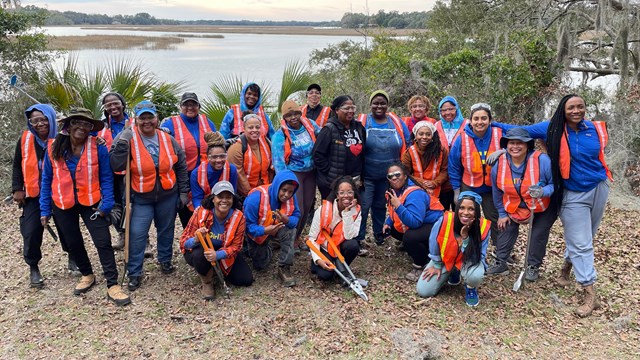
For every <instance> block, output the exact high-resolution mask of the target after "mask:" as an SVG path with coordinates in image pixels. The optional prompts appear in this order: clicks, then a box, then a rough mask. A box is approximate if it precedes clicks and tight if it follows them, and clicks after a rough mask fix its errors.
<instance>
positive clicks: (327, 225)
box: [316, 200, 360, 258]
mask: <svg viewBox="0 0 640 360" xmlns="http://www.w3.org/2000/svg"><path fill="white" fill-rule="evenodd" d="M356 210H357V211H356V213H355V215H353V220H355V219H356V218H358V215H359V214H360V205H356ZM332 222H333V203H331V202H329V201H327V200H322V207H321V208H320V233H319V234H318V238H317V239H316V243H317V244H318V245H323V244H324V243H326V242H327V235H329V236H330V237H331V240H332V241H333V243H334V244H335V245H336V247H337V248H340V244H342V243H343V242H344V241H345V240H346V239H345V238H344V231H343V226H344V222H343V221H342V219H340V221H339V222H338V223H337V224H336V225H335V226H334V227H333V229H332V228H331V223H332ZM326 248H327V252H329V255H331V256H332V257H334V258H335V257H336V256H337V254H336V253H335V251H333V248H332V247H331V246H328V244H327V246H326Z"/></svg>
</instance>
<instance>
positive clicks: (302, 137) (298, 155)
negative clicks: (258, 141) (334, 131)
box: [271, 120, 320, 173]
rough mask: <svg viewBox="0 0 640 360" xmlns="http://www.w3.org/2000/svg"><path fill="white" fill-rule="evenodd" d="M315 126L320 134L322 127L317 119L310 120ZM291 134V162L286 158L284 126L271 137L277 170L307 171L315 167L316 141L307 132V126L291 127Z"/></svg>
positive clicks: (272, 154) (274, 163) (315, 129)
mask: <svg viewBox="0 0 640 360" xmlns="http://www.w3.org/2000/svg"><path fill="white" fill-rule="evenodd" d="M309 123H311V125H312V126H313V129H314V134H315V135H318V133H319V132H320V128H319V127H318V125H317V124H316V123H315V121H312V120H310V121H309ZM289 136H290V137H291V139H290V141H291V156H289V164H287V163H286V162H285V160H284V143H285V141H286V139H285V136H284V132H283V131H282V128H280V129H278V131H276V133H275V134H273V137H272V138H271V161H273V167H274V169H275V171H276V173H277V172H280V171H283V170H291V171H296V172H307V171H311V170H313V169H314V166H313V146H314V144H315V142H314V141H313V140H312V139H311V136H310V135H309V133H308V132H307V128H305V127H304V126H300V129H298V130H294V129H291V128H289Z"/></svg>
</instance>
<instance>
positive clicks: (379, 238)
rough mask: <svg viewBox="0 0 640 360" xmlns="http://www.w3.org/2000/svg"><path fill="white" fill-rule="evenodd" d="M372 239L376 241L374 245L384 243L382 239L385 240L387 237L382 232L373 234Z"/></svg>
mask: <svg viewBox="0 0 640 360" xmlns="http://www.w3.org/2000/svg"><path fill="white" fill-rule="evenodd" d="M373 239H374V241H375V242H376V245H378V246H382V245H384V241H385V240H387V237H386V236H385V235H384V234H383V233H379V234H374V235H373Z"/></svg>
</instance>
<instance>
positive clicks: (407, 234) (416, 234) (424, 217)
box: [382, 163, 442, 281]
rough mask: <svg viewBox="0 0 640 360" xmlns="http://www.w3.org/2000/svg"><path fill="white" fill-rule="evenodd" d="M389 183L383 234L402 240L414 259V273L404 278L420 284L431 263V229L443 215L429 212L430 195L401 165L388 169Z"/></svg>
mask: <svg viewBox="0 0 640 360" xmlns="http://www.w3.org/2000/svg"><path fill="white" fill-rule="evenodd" d="M387 179H388V180H389V189H388V190H387V194H386V196H387V199H388V200H387V208H388V210H389V217H388V218H387V220H386V221H385V224H384V226H383V227H382V231H383V232H384V233H389V234H390V235H391V236H393V237H394V238H396V239H398V240H402V243H403V245H404V248H405V249H406V251H407V253H409V256H411V258H412V259H413V270H411V271H410V272H409V273H408V274H407V275H406V276H405V278H406V279H407V280H411V281H417V280H418V278H419V277H420V274H421V273H422V269H423V268H424V266H425V265H426V264H427V262H428V260H429V258H428V257H427V254H428V247H429V233H430V232H431V227H432V226H433V223H434V222H436V220H437V219H438V218H439V217H441V216H442V211H441V210H433V209H431V208H430V206H429V204H430V202H431V199H430V197H429V195H428V194H427V192H426V191H424V190H423V189H422V188H421V187H419V186H417V185H416V183H415V182H414V181H413V179H411V178H410V177H409V172H408V171H407V168H406V167H405V166H404V165H402V163H396V164H393V165H391V166H389V169H388V170H387Z"/></svg>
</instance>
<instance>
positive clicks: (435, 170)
mask: <svg viewBox="0 0 640 360" xmlns="http://www.w3.org/2000/svg"><path fill="white" fill-rule="evenodd" d="M416 146H417V145H412V146H411V147H409V150H408V151H409V156H410V157H411V164H412V168H413V176H415V177H416V178H418V179H423V180H429V181H433V180H435V178H436V177H437V176H438V174H440V166H441V164H442V161H447V159H442V152H440V156H439V157H438V158H437V159H434V160H433V161H432V162H431V163H430V164H427V167H426V168H424V166H423V165H422V157H421V156H420V153H419V152H418V148H417V147H416ZM441 189H442V187H441V186H438V187H436V188H435V189H433V192H432V193H431V194H429V201H430V203H429V208H430V209H431V210H444V206H442V204H441V203H440V199H439V198H438V197H439V196H440V190H441Z"/></svg>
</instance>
